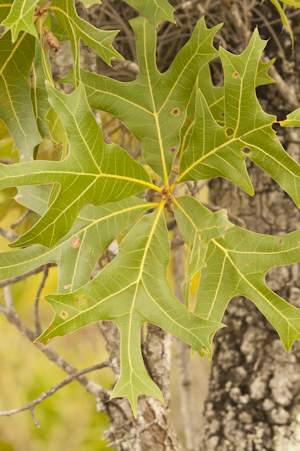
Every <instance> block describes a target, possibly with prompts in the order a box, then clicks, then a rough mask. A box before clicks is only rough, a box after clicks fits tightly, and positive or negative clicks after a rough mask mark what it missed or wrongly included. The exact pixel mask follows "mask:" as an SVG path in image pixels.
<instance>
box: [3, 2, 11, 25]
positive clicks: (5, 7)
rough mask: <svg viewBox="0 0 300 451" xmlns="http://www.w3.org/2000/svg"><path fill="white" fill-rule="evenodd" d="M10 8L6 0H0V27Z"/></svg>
mask: <svg viewBox="0 0 300 451" xmlns="http://www.w3.org/2000/svg"><path fill="white" fill-rule="evenodd" d="M11 6H12V5H11V4H9V2H8V1H7V0H0V25H2V22H3V21H4V19H6V17H7V16H8V14H9V11H10V9H11Z"/></svg>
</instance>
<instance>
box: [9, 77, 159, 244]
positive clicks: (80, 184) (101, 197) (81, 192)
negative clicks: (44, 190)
mask: <svg viewBox="0 0 300 451" xmlns="http://www.w3.org/2000/svg"><path fill="white" fill-rule="evenodd" d="M47 91H48V95H49V102H50V104H51V106H52V107H53V108H54V109H55V110H56V112H57V113H58V114H59V116H60V118H61V120H62V123H63V125H64V127H65V130H66V133H67V135H68V139H69V144H70V152H69V155H68V156H67V158H65V159H64V160H63V161H51V162H49V161H32V162H28V163H23V164H22V165H20V164H15V165H11V166H9V167H7V166H6V165H0V189H2V188H6V187H10V186H25V185H41V184H49V183H59V184H60V193H59V194H58V195H57V198H56V199H55V200H54V202H53V203H52V204H51V206H50V207H49V208H48V210H47V212H46V213H45V215H44V216H43V217H42V218H41V219H40V220H39V221H38V222H37V223H36V224H35V226H34V227H33V228H32V229H30V230H29V231H28V232H27V233H25V235H23V236H22V237H20V238H19V239H18V240H17V241H15V242H14V243H13V244H12V245H11V246H12V247H16V246H18V247H19V246H23V245H26V246H27V245H28V244H34V243H40V244H43V245H44V246H53V245H54V244H55V243H56V242H57V241H58V240H59V239H60V238H61V237H63V236H64V235H65V234H66V233H67V232H68V231H69V230H70V228H71V227H72V225H73V223H74V221H75V219H76V216H77V215H78V213H79V211H80V210H81V209H82V208H83V207H84V206H85V205H87V204H89V203H92V204H94V205H101V204H105V203H108V202H112V201H119V200H122V199H125V198H126V197H129V196H131V195H133V194H135V193H137V192H139V191H142V190H143V189H145V186H151V187H152V186H153V185H152V184H151V183H150V182H149V177H148V175H147V173H146V171H145V170H144V169H143V167H142V166H141V165H140V164H139V163H137V162H135V161H134V160H133V159H132V158H131V157H130V155H128V154H127V153H126V152H125V150H123V149H121V148H120V147H118V146H117V145H115V144H112V145H107V144H105V143H104V141H103V138H102V133H101V130H100V128H99V126H98V124H97V122H96V120H95V118H94V116H93V114H92V112H91V111H90V108H89V105H88V103H87V100H86V96H85V91H84V87H83V85H80V86H79V87H78V89H77V90H75V91H74V92H73V93H72V94H70V95H65V94H62V93H60V92H58V91H57V90H56V89H54V88H53V87H51V86H50V84H49V83H47ZM117 163H118V164H117Z"/></svg>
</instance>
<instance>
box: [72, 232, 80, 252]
mask: <svg viewBox="0 0 300 451" xmlns="http://www.w3.org/2000/svg"><path fill="white" fill-rule="evenodd" d="M80 243H81V241H80V238H79V236H78V235H77V236H76V238H74V240H73V241H72V247H73V249H76V248H77V247H79V246H80Z"/></svg>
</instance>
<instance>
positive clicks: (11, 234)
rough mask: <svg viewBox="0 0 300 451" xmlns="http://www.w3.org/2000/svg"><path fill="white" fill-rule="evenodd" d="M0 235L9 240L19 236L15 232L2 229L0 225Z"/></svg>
mask: <svg viewBox="0 0 300 451" xmlns="http://www.w3.org/2000/svg"><path fill="white" fill-rule="evenodd" d="M0 235H2V236H4V238H7V239H8V240H9V241H16V240H17V239H18V238H19V237H18V235H17V234H16V233H15V232H12V231H11V230H5V229H2V227H0Z"/></svg>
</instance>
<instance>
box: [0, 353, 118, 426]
mask: <svg viewBox="0 0 300 451" xmlns="http://www.w3.org/2000/svg"><path fill="white" fill-rule="evenodd" d="M109 365H110V362H109V360H105V361H104V362H101V363H97V364H96V365H93V366H88V367H87V368H84V369H82V370H78V371H76V372H75V373H73V374H71V375H70V376H67V377H66V378H65V379H63V380H62V381H61V382H59V383H58V384H55V385H53V387H51V388H50V389H49V390H47V391H45V392H44V393H42V394H41V395H40V396H39V397H38V398H36V399H34V400H33V401H31V402H29V403H28V404H26V405H25V406H23V407H19V408H18V409H11V410H4V411H2V412H0V417H10V416H11V415H15V414H16V413H19V412H24V410H30V412H31V415H32V416H33V419H35V416H34V413H33V409H34V407H35V406H36V405H37V404H40V403H41V402H43V401H44V400H45V399H46V398H49V396H52V395H53V394H54V393H55V392H57V391H58V390H59V389H60V388H63V387H64V386H65V385H67V384H69V383H70V382H72V381H73V380H74V379H77V378H78V377H80V376H82V375H83V374H85V373H90V372H91V371H95V370H101V369H102V368H107V367H109ZM36 421H37V420H36ZM34 424H35V425H36V426H37V424H36V422H34ZM37 427H40V426H37Z"/></svg>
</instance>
